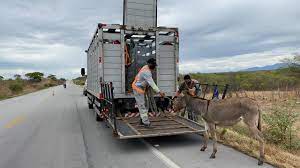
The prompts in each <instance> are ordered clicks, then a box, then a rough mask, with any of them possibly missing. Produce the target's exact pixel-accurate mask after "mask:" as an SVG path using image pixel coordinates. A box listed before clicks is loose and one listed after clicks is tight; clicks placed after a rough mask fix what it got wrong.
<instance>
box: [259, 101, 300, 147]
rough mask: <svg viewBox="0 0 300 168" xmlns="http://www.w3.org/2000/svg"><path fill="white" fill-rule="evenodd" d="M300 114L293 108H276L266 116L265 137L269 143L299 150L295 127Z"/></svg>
mask: <svg viewBox="0 0 300 168" xmlns="http://www.w3.org/2000/svg"><path fill="white" fill-rule="evenodd" d="M298 116H299V114H298V113H296V112H294V111H293V106H292V105H291V106H286V107H275V108H274V109H273V111H272V113H269V114H264V115H263V119H264V121H265V122H266V124H267V127H266V129H265V130H264V136H265V138H266V140H267V141H269V142H271V143H274V144H277V145H280V146H282V147H284V148H287V149H295V148H296V149H299V148H300V143H299V139H298V137H297V136H296V133H297V132H296V130H295V128H294V127H293V126H294V124H295V122H297V118H298Z"/></svg>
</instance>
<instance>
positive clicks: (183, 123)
mask: <svg viewBox="0 0 300 168" xmlns="http://www.w3.org/2000/svg"><path fill="white" fill-rule="evenodd" d="M139 120H140V118H139V117H134V118H129V119H125V118H118V120H117V131H118V136H119V138H120V139H130V138H146V137H157V136H170V135H179V134H189V133H201V132H204V127H203V126H202V125H200V124H198V123H196V122H194V121H191V120H188V119H186V118H183V117H180V116H159V117H151V118H150V122H151V127H150V128H145V127H143V126H142V125H140V124H139V123H140V121H139Z"/></svg>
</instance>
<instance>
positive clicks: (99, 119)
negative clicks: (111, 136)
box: [95, 112, 103, 122]
mask: <svg viewBox="0 0 300 168" xmlns="http://www.w3.org/2000/svg"><path fill="white" fill-rule="evenodd" d="M95 115H96V121H98V122H99V121H103V118H101V117H100V116H99V115H98V113H97V112H95Z"/></svg>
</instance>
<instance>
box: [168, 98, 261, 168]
mask: <svg viewBox="0 0 300 168" xmlns="http://www.w3.org/2000/svg"><path fill="white" fill-rule="evenodd" d="M187 106H188V107H189V108H190V109H192V110H193V111H194V112H195V113H196V114H197V115H201V117H202V118H203V120H204V121H205V129H206V131H205V133H204V144H203V146H202V147H201V149H200V150H201V151H205V149H206V148H207V141H208V138H209V137H208V133H210V135H211V137H212V140H213V153H212V154H211V156H210V158H215V157H216V153H217V140H216V138H217V137H216V130H215V129H216V126H233V125H234V124H236V123H238V122H239V121H241V119H243V121H244V123H245V124H246V125H247V126H248V128H249V130H250V132H251V134H252V136H253V137H254V138H255V139H257V140H258V142H259V145H260V156H259V159H258V165H262V164H263V162H264V140H263V135H262V133H261V131H260V130H261V112H260V109H259V108H258V104H257V103H256V102H255V100H253V99H250V98H228V99H222V100H205V99H201V98H195V97H192V96H190V95H189V94H184V96H180V97H178V98H176V99H175V100H174V102H173V108H174V111H175V112H179V111H180V110H181V109H183V108H185V107H187Z"/></svg>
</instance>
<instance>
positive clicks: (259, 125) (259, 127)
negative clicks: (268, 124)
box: [257, 108, 262, 131]
mask: <svg viewBox="0 0 300 168" xmlns="http://www.w3.org/2000/svg"><path fill="white" fill-rule="evenodd" d="M261 118H262V116H261V110H260V109H259V108H258V124H257V129H258V130H259V131H261Z"/></svg>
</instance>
